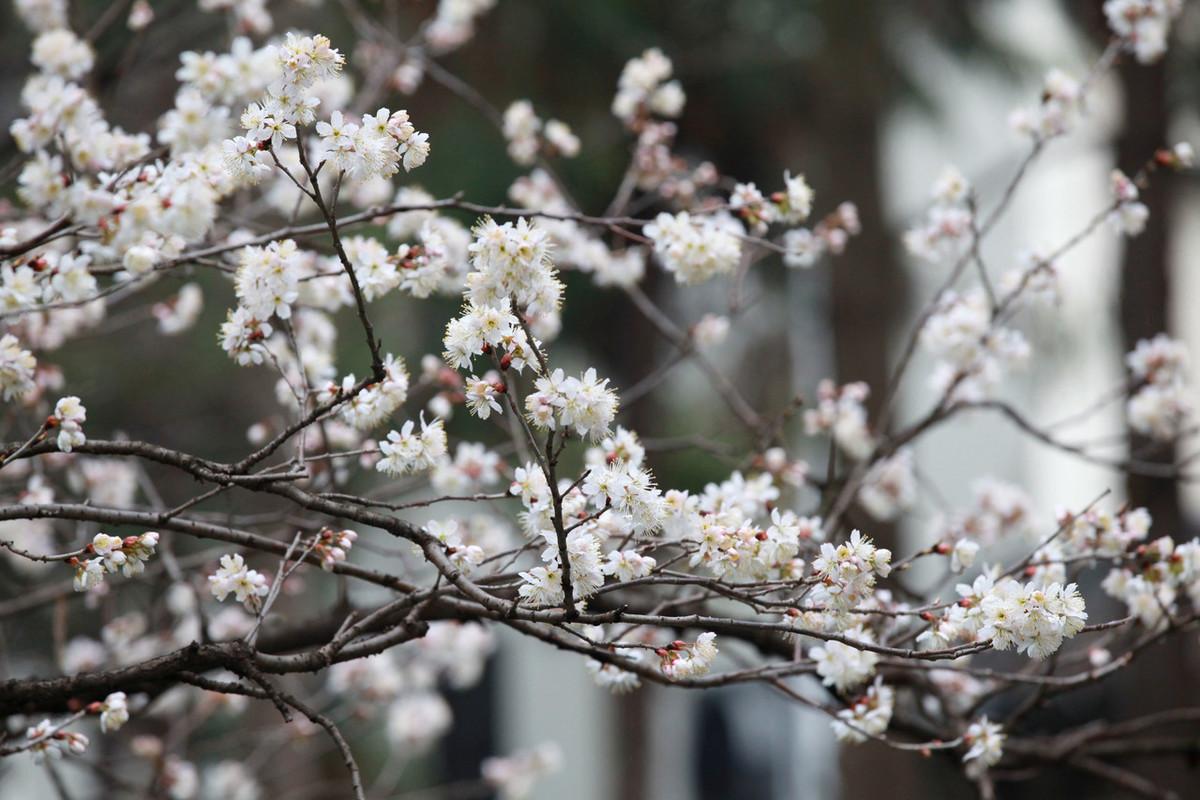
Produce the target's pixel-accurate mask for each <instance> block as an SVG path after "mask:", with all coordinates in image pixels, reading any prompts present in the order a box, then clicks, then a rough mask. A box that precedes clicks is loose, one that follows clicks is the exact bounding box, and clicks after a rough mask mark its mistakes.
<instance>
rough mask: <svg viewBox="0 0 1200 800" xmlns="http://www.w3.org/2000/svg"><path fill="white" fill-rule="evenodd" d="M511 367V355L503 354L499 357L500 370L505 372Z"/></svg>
mask: <svg viewBox="0 0 1200 800" xmlns="http://www.w3.org/2000/svg"><path fill="white" fill-rule="evenodd" d="M511 366H512V353H505V354H504V355H502V356H501V357H500V369H502V370H506V369H508V368H509V367H511Z"/></svg>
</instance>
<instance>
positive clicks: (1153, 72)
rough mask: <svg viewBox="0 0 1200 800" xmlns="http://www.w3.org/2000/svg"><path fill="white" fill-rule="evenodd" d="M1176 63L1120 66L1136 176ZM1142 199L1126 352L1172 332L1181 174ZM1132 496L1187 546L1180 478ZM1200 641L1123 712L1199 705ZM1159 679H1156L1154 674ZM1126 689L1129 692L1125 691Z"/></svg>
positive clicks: (1120, 152)
mask: <svg viewBox="0 0 1200 800" xmlns="http://www.w3.org/2000/svg"><path fill="white" fill-rule="evenodd" d="M1170 63H1171V58H1170V55H1168V57H1167V58H1164V59H1163V60H1161V61H1159V62H1158V63H1157V64H1154V65H1150V66H1146V65H1142V64H1137V63H1129V64H1125V65H1123V66H1122V67H1121V68H1120V69H1119V75H1120V80H1121V88H1122V91H1123V93H1124V96H1125V102H1126V104H1132V103H1136V112H1135V113H1128V114H1126V115H1125V128H1124V130H1123V131H1122V132H1121V135H1120V136H1119V138H1118V139H1117V166H1118V167H1119V168H1120V169H1122V170H1124V171H1125V172H1126V173H1127V174H1130V175H1132V174H1133V173H1134V171H1135V170H1137V169H1138V168H1139V167H1140V165H1142V164H1144V163H1145V162H1146V161H1147V159H1149V158H1150V157H1151V156H1152V155H1153V153H1154V151H1155V150H1156V149H1158V148H1160V147H1163V146H1166V145H1167V144H1168V142H1169V138H1168V137H1169V135H1170V131H1169V127H1170V117H1171V107H1170V103H1169V100H1168V87H1169V85H1170V81H1169V79H1168V74H1169V69H1170ZM1142 200H1143V202H1145V203H1146V205H1147V206H1148V207H1149V208H1150V219H1149V220H1148V221H1147V224H1146V229H1145V231H1143V232H1142V233H1141V235H1139V236H1136V237H1134V238H1129V239H1126V240H1125V248H1124V252H1123V255H1122V261H1121V310H1120V318H1121V334H1122V342H1123V345H1124V352H1128V351H1129V350H1132V349H1133V348H1134V346H1136V345H1137V343H1138V341H1139V340H1141V339H1148V338H1150V337H1153V336H1154V335H1156V334H1158V333H1162V332H1170V328H1171V326H1170V319H1169V311H1170V301H1171V289H1172V287H1171V259H1170V238H1171V237H1170V233H1171V212H1172V210H1173V207H1174V205H1175V202H1176V201H1177V192H1176V176H1175V175H1174V174H1173V173H1172V172H1171V171H1170V170H1161V169H1160V170H1159V171H1157V172H1156V173H1155V174H1154V176H1153V177H1152V179H1151V183H1150V185H1149V187H1146V188H1143V189H1142ZM1129 451H1130V454H1131V455H1138V456H1140V457H1144V458H1147V459H1149V460H1154V461H1161V462H1164V463H1172V462H1173V461H1174V460H1175V457H1176V449H1175V447H1173V446H1167V447H1163V446H1162V445H1155V444H1154V443H1152V442H1151V441H1150V440H1148V439H1146V438H1145V437H1143V436H1139V435H1138V434H1136V433H1134V432H1133V431H1130V432H1129ZM1125 486H1126V493H1127V495H1128V502H1129V503H1130V505H1131V506H1134V507H1137V506H1144V507H1145V508H1147V509H1148V510H1149V511H1150V515H1151V516H1152V517H1153V520H1154V525H1153V528H1152V532H1151V537H1152V538H1154V537H1157V536H1165V535H1170V536H1172V537H1174V539H1175V541H1177V542H1182V541H1186V540H1188V539H1189V538H1191V536H1192V535H1193V533H1192V531H1190V530H1189V528H1190V527H1191V526H1190V525H1189V522H1188V520H1187V519H1186V518H1185V516H1184V514H1183V509H1182V507H1181V504H1180V497H1179V486H1178V483H1177V482H1176V481H1174V480H1163V479H1161V478H1150V477H1145V476H1140V475H1129V476H1128V477H1127V479H1126V484H1125ZM1193 639H1194V637H1186V636H1176V637H1174V639H1173V640H1172V641H1170V642H1169V643H1168V644H1167V645H1166V646H1164V647H1159V648H1155V649H1154V651H1153V652H1151V653H1149V654H1147V657H1146V658H1144V659H1142V660H1141V663H1139V664H1137V665H1136V668H1135V669H1132V670H1125V674H1123V675H1121V676H1120V677H1121V681H1120V682H1119V686H1118V687H1114V688H1116V689H1117V691H1119V692H1120V693H1119V694H1118V695H1117V697H1119V698H1120V700H1119V703H1120V705H1122V706H1124V708H1123V709H1121V711H1122V712H1123V715H1134V714H1144V713H1146V712H1147V710H1150V709H1158V708H1172V707H1178V706H1180V705H1185V704H1186V705H1192V704H1194V703H1195V702H1196V701H1197V699H1198V697H1197V695H1198V694H1200V693H1198V692H1197V691H1196V688H1195V686H1196V684H1195V681H1194V680H1193V677H1192V676H1194V674H1195V665H1196V657H1197V648H1196V646H1195V642H1194V641H1193ZM1151 676H1153V677H1151ZM1122 689H1123V690H1124V691H1121V690H1122ZM1138 766H1141V767H1142V768H1143V769H1144V770H1145V771H1146V774H1149V775H1153V776H1154V777H1155V779H1156V780H1157V781H1158V782H1160V783H1161V785H1163V786H1171V787H1174V788H1176V789H1179V788H1182V787H1186V786H1189V785H1192V786H1194V785H1195V784H1194V781H1195V772H1194V770H1193V769H1189V768H1188V766H1187V765H1184V764H1181V763H1180V762H1178V761H1171V762H1167V763H1165V764H1164V763H1157V764H1155V763H1152V762H1147V763H1145V764H1144V765H1138Z"/></svg>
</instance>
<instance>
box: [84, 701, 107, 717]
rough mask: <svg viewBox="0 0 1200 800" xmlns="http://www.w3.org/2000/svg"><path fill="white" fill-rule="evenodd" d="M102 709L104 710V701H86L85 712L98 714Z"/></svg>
mask: <svg viewBox="0 0 1200 800" xmlns="http://www.w3.org/2000/svg"><path fill="white" fill-rule="evenodd" d="M103 710H104V703H101V702H100V701H99V700H97V701H96V702H93V703H88V706H87V712H88V713H89V714H99V713H100V712H101V711H103Z"/></svg>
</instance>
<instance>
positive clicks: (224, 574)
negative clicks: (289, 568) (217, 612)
mask: <svg viewBox="0 0 1200 800" xmlns="http://www.w3.org/2000/svg"><path fill="white" fill-rule="evenodd" d="M208 588H209V591H211V592H212V595H213V597H215V598H217V600H218V601H219V602H222V603H223V602H225V598H226V597H228V596H229V595H230V593H232V594H233V595H234V598H235V599H236V600H237V601H238V602H239V603H242V604H243V605H245V606H246V609H247V610H248V611H258V610H259V609H260V608H261V607H262V598H264V597H266V596H267V592H268V591H269V587H268V586H267V576H266V575H263V574H262V573H260V572H259V571H258V570H254V569H250V568H249V567H247V566H246V562H245V560H244V559H243V558H242V556H241V554H239V553H234V554H233V555H224V556H221V566H220V568H219V569H217V571H216V572H214V573H213V574H212V575H209V576H208Z"/></svg>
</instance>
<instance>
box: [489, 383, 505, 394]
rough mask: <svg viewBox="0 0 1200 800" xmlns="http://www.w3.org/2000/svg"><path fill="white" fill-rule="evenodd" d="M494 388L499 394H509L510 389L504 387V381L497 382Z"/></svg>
mask: <svg viewBox="0 0 1200 800" xmlns="http://www.w3.org/2000/svg"><path fill="white" fill-rule="evenodd" d="M492 388H493V389H495V390H496V393H497V394H507V393H508V387H507V386H505V385H504V381H496V382H495V383H493V384H492Z"/></svg>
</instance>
